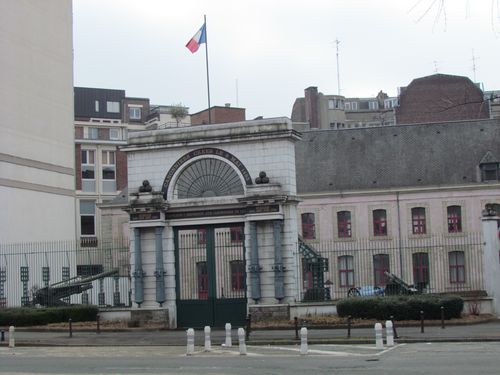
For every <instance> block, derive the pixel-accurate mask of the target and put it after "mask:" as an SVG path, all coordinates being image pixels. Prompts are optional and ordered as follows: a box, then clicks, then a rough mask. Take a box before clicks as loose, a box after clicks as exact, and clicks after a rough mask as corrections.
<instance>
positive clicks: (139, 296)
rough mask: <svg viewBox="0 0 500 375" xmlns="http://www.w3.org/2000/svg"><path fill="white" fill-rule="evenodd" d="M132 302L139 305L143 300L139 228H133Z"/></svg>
mask: <svg viewBox="0 0 500 375" xmlns="http://www.w3.org/2000/svg"><path fill="white" fill-rule="evenodd" d="M134 261H135V265H134V274H133V276H134V302H135V303H137V305H138V306H139V307H141V303H143V302H144V272H143V270H142V254H141V230H140V229H139V228H134Z"/></svg>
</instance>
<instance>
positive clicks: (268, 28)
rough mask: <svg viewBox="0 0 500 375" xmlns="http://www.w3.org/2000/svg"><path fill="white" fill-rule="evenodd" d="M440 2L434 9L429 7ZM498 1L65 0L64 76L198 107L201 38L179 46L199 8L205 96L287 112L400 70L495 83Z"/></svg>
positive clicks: (254, 112) (394, 76)
mask: <svg viewBox="0 0 500 375" xmlns="http://www.w3.org/2000/svg"><path fill="white" fill-rule="evenodd" d="M442 3H443V4H444V10H443V9H442V8H441V7H440V5H441V4H442ZM498 3H499V0H363V1H362V0H309V1H296V0H252V1H250V0H204V1H203V0H181V1H177V0H174V1H168V0H141V1H138V0H73V15H74V16H73V17H74V20H73V22H74V47H73V48H74V56H75V65H74V76H75V86H84V87H101V88H113V89H124V90H126V94H127V96H133V97H146V98H150V99H151V103H152V104H165V105H171V104H177V103H182V104H183V105H185V106H187V107H189V108H190V113H194V112H198V111H200V110H203V109H205V108H206V107H207V86H206V69H205V48H204V45H202V48H200V49H199V50H198V52H196V53H195V54H191V52H190V51H189V50H188V49H187V48H186V47H185V45H186V43H187V42H188V40H189V39H191V37H192V36H193V35H194V34H195V33H196V32H197V31H198V29H199V28H200V27H201V25H202V24H203V15H206V16H207V36H208V57H209V72H210V90H211V105H224V104H225V103H231V105H232V106H239V107H244V108H246V109H247V119H252V118H254V117H256V116H264V117H277V116H287V117H290V115H291V110H292V105H293V102H294V100H295V98H297V97H301V96H304V89H305V88H306V87H309V86H317V87H318V89H319V91H320V92H322V93H324V94H337V92H338V81H337V63H336V44H335V40H336V39H338V40H339V41H340V44H339V62H340V63H339V71H340V93H341V94H342V95H345V96H348V97H367V96H375V95H376V94H377V93H378V92H379V91H380V90H382V91H384V92H386V93H387V94H389V95H390V96H396V95H397V88H398V87H401V86H406V85H408V84H409V83H410V82H411V80H412V79H414V78H418V77H423V76H426V75H430V74H434V73H436V72H438V73H446V74H456V75H463V76H468V77H469V78H471V79H472V80H474V70H473V65H474V64H473V56H475V80H476V81H477V82H481V83H482V84H483V85H484V89H485V90H494V89H500V69H499V66H500V14H499V4H498Z"/></svg>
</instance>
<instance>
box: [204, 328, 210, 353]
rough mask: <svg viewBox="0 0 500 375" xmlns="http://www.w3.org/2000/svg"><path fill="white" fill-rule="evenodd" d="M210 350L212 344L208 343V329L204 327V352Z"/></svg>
mask: <svg viewBox="0 0 500 375" xmlns="http://www.w3.org/2000/svg"><path fill="white" fill-rule="evenodd" d="M210 350H212V344H211V342H210V327H209V326H205V351H206V352H209V351H210Z"/></svg>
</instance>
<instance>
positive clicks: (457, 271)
mask: <svg viewBox="0 0 500 375" xmlns="http://www.w3.org/2000/svg"><path fill="white" fill-rule="evenodd" d="M448 261H449V265H450V283H451V284H463V283H465V253H464V252H463V251H450V252H449V253H448Z"/></svg>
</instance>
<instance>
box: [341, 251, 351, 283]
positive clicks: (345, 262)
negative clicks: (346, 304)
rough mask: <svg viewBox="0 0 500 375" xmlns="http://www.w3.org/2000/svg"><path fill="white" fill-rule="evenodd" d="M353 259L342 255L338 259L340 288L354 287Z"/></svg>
mask: <svg viewBox="0 0 500 375" xmlns="http://www.w3.org/2000/svg"><path fill="white" fill-rule="evenodd" d="M353 265H354V257H353V256H351V255H343V256H340V257H338V268H339V285H340V287H353V286H354V266H353Z"/></svg>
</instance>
